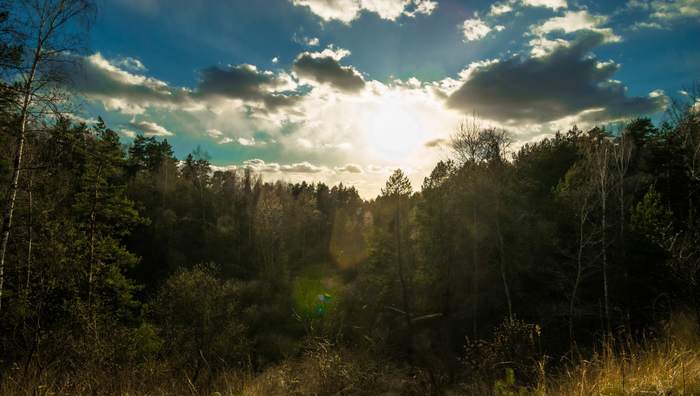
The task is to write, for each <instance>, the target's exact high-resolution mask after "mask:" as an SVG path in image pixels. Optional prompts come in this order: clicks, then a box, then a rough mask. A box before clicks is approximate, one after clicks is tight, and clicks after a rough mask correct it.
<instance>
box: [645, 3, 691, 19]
mask: <svg viewBox="0 0 700 396" xmlns="http://www.w3.org/2000/svg"><path fill="white" fill-rule="evenodd" d="M650 5H651V10H652V14H651V16H652V18H656V19H661V20H666V21H671V20H676V19H684V18H698V17H700V0H673V1H666V0H656V1H652V2H651V3H650Z"/></svg>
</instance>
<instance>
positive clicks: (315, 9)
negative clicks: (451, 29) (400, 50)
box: [291, 0, 437, 23]
mask: <svg viewBox="0 0 700 396" xmlns="http://www.w3.org/2000/svg"><path fill="white" fill-rule="evenodd" d="M291 2H292V4H294V5H295V6H300V7H308V9H309V10H310V11H311V12H312V13H314V14H316V15H317V16H318V17H320V18H321V19H323V20H324V21H331V20H337V21H340V22H343V23H350V22H352V21H353V20H355V19H356V18H357V17H358V16H359V15H360V13H361V12H363V11H366V12H371V13H375V14H377V15H378V16H379V17H380V18H382V19H386V20H390V21H395V20H396V19H398V18H399V17H400V16H402V15H403V16H407V17H415V16H416V15H418V14H425V15H430V14H432V13H433V11H435V9H436V8H437V1H433V0H291Z"/></svg>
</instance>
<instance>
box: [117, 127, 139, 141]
mask: <svg viewBox="0 0 700 396" xmlns="http://www.w3.org/2000/svg"><path fill="white" fill-rule="evenodd" d="M117 133H119V134H120V135H122V136H124V137H126V138H129V139H133V138H135V137H136V132H134V131H132V130H131V129H126V128H121V129H119V130H117Z"/></svg>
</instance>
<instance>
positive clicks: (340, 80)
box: [293, 49, 365, 92]
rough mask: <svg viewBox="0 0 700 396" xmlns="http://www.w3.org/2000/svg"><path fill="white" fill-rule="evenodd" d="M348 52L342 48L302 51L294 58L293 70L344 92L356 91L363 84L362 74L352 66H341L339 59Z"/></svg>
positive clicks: (299, 74)
mask: <svg viewBox="0 0 700 396" xmlns="http://www.w3.org/2000/svg"><path fill="white" fill-rule="evenodd" d="M347 54H349V52H348V51H347V50H343V49H338V50H334V49H326V50H324V51H323V52H304V53H301V54H300V55H299V56H297V57H296V59H295V60H294V65H293V70H294V72H295V73H296V74H297V75H298V76H300V77H303V78H306V79H310V80H313V81H315V82H317V83H320V84H328V85H330V86H332V87H334V88H336V89H339V90H341V91H344V92H357V91H360V90H361V89H362V88H364V86H365V80H364V79H363V78H362V75H361V74H360V73H359V72H358V71H357V70H356V69H355V68H353V67H352V66H342V65H341V64H340V59H342V58H343V57H344V56H346V55H347Z"/></svg>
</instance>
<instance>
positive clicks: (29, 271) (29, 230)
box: [25, 171, 34, 292]
mask: <svg viewBox="0 0 700 396" xmlns="http://www.w3.org/2000/svg"><path fill="white" fill-rule="evenodd" d="M33 183H34V174H33V173H32V171H29V187H28V191H27V194H28V204H29V208H28V211H29V213H28V219H27V269H26V271H27V272H26V273H27V279H26V284H25V289H26V292H29V280H30V277H31V274H32V243H33V227H34V224H33V221H34V219H33V216H32V206H33V204H34V200H33V195H32V188H33Z"/></svg>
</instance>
